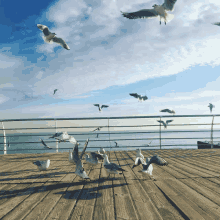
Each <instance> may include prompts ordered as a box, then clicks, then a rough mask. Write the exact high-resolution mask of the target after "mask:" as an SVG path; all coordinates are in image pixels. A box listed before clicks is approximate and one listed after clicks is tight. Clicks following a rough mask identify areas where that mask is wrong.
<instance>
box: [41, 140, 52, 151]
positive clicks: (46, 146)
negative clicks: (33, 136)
mask: <svg viewBox="0 0 220 220" xmlns="http://www.w3.org/2000/svg"><path fill="white" fill-rule="evenodd" d="M40 141H41V143H42V144H43V145H44V146H45V148H48V149H52V147H49V146H48V145H47V144H46V143H45V142H44V141H43V140H42V139H41V138H40Z"/></svg>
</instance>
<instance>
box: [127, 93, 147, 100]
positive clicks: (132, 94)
mask: <svg viewBox="0 0 220 220" xmlns="http://www.w3.org/2000/svg"><path fill="white" fill-rule="evenodd" d="M129 95H130V96H133V97H135V98H137V99H138V100H139V101H145V100H147V99H148V98H147V96H146V95H145V96H142V95H138V94H137V93H129Z"/></svg>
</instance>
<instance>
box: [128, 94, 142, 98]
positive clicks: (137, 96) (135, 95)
mask: <svg viewBox="0 0 220 220" xmlns="http://www.w3.org/2000/svg"><path fill="white" fill-rule="evenodd" d="M129 95H130V96H133V97H135V98H139V97H140V96H139V95H138V94H137V93H130V94H129Z"/></svg>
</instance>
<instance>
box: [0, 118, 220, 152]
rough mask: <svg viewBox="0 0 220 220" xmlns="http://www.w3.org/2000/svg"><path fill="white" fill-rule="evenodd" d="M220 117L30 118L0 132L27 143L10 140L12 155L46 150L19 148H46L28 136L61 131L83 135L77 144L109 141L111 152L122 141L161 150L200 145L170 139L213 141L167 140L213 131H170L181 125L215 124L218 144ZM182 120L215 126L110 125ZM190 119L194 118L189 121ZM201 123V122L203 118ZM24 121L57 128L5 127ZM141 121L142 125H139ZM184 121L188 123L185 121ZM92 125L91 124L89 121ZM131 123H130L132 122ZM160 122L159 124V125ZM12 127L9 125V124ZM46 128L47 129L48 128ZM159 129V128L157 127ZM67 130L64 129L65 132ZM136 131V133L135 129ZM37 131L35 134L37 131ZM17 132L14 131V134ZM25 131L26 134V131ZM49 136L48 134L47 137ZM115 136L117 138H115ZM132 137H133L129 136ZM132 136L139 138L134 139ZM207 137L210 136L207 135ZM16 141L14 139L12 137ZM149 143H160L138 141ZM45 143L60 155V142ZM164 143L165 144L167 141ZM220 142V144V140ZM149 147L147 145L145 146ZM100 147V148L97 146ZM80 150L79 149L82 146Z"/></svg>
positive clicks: (17, 120) (199, 138)
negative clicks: (69, 123)
mask: <svg viewBox="0 0 220 220" xmlns="http://www.w3.org/2000/svg"><path fill="white" fill-rule="evenodd" d="M219 116H220V114H219V115H163V116H162V115H159V116H124V117H94V118H91V117H90V118H29V119H4V120H0V121H1V122H2V123H4V124H5V126H4V127H3V128H2V129H1V128H0V133H1V134H2V132H1V131H3V132H6V133H7V138H8V137H9V138H10V137H15V138H17V137H19V138H20V137H22V138H24V141H22V142H21V141H18V140H17V141H11V139H10V146H14V145H17V147H18V148H16V149H12V148H10V149H7V151H8V152H13V151H25V150H27V151H28V150H31V151H34V150H36V151H38V150H45V148H43V149H42V148H36V147H34V148H31V149H29V148H25V149H23V148H20V147H19V145H21V144H22V145H26V147H28V146H27V145H28V144H38V146H43V145H41V143H40V142H36V141H28V136H31V137H32V136H33V137H35V136H36V137H37V136H43V137H50V136H52V135H53V134H54V132H53V131H54V130H55V131H56V132H57V131H58V132H61V131H67V132H68V134H69V135H72V136H73V135H74V136H75V135H79V136H82V139H80V138H79V139H77V141H78V142H85V140H86V139H87V138H88V135H89V136H92V138H90V142H91V143H94V142H97V144H98V143H100V142H102V143H104V144H105V143H106V142H109V145H108V144H107V146H106V144H105V146H103V147H107V148H110V150H111V149H112V148H115V146H114V144H112V142H113V141H117V142H118V141H119V142H120V141H122V143H120V148H126V147H127V148H130V147H133V148H137V147H148V148H149V147H151V148H155V147H157V148H159V149H164V147H169V146H170V147H172V146H176V147H177V146H197V144H194V143H191V144H182V143H179V144H172V143H168V142H167V143H166V141H168V140H174V141H175V140H196V139H198V140H210V136H209V137H204V136H203V137H195V136H193V137H191V136H190V137H175V136H174V137H169V136H168V137H164V136H165V135H169V134H175V135H176V134H177V133H187V132H190V133H192V132H194V133H195V132H197V133H201V132H210V129H207V128H205V127H202V128H203V129H201V128H199V129H198V128H197V130H195V128H194V129H193V130H190V129H189V128H186V130H183V129H181V130H179V129H176V130H175V129H172V130H170V129H171V128H175V127H177V126H179V127H184V126H189V127H193V126H207V125H212V126H211V140H212V141H213V139H214V140H216V141H219V139H220V137H219V138H218V137H213V132H220V129H217V127H216V129H215V130H213V127H214V126H218V125H220V123H214V117H219ZM183 117H185V118H189V117H191V118H198V117H200V118H204V117H208V118H209V117H212V123H211V122H210V123H202V122H201V121H200V123H198V124H197V123H195V120H194V122H193V123H189V122H187V120H186V123H185V124H184V123H180V122H179V123H171V124H169V125H168V129H164V128H162V127H163V125H162V124H161V123H158V124H152V120H151V121H150V124H147V120H144V121H143V120H139V121H138V122H137V123H138V124H137V123H136V120H135V121H134V120H133V121H132V123H136V124H134V125H123V124H122V125H119V124H120V123H115V124H116V125H114V124H113V123H111V125H110V120H113V119H114V120H115V119H117V120H118V121H120V120H123V119H151V118H153V119H158V120H162V119H163V118H183ZM103 119H104V120H106V119H107V121H105V122H104V123H103V122H102V123H100V121H99V120H103ZM67 120H68V121H75V120H77V121H78V122H77V126H76V125H74V126H57V124H58V122H59V121H67ZM79 120H82V121H83V125H82V126H80V123H79ZM86 120H98V125H93V124H92V125H89V126H88V125H84V124H85V122H86ZM190 120H191V119H190ZM201 120H202V119H201ZM24 121H30V122H31V121H42V122H43V121H54V122H55V126H52V125H51V124H50V125H44V124H43V123H42V125H41V124H40V125H37V126H38V127H34V126H33V125H34V122H33V125H32V124H31V123H30V126H31V127H29V128H28V126H27V125H26V126H25V123H22V126H25V127H21V126H20V127H19V126H18V128H16V127H14V128H13V127H12V128H9V127H7V126H6V125H7V122H24ZM140 121H141V122H140ZM196 121H197V119H196ZM174 122H175V119H174ZM184 122H185V120H184ZM90 123H91V122H90ZM126 123H128V121H126ZM129 123H130V122H129ZM156 123H157V122H156ZM8 125H9V124H8ZM40 126H42V127H40ZM46 126H47V127H46ZM155 126H156V127H155ZM5 127H7V128H5ZM97 127H102V129H103V130H105V131H103V132H97V131H96V132H93V130H94V128H97ZM158 127H159V131H158V130H157V129H158ZM89 128H91V130H90V131H88V130H87V131H85V132H82V130H81V129H89ZM106 128H107V131H106ZM110 128H114V130H113V131H111V130H110ZM118 128H124V129H121V131H120V129H118ZM126 128H134V129H133V131H132V129H127V130H126ZM138 128H140V130H141V131H138V130H137V129H138ZM39 129H40V130H42V131H41V132H39V133H37V130H39ZM64 129H65V130H64ZM68 129H79V132H74V131H73V130H72V131H70V130H68ZM135 129H136V130H135ZM35 130H36V131H35ZM13 131H14V132H13ZM16 131H21V132H22V133H21V132H20V133H15V132H16ZM25 131H26V132H25ZM12 132H13V133H14V134H12ZM45 133H46V134H45ZM97 134H98V135H100V136H102V137H101V138H99V139H97V138H95V136H96V135H97ZM145 134H146V135H149V137H147V136H145V137H144V136H143V135H145ZM157 134H158V136H159V137H155V135H157ZM103 135H108V138H107V137H105V138H106V139H103ZM114 135H115V136H114ZM119 135H128V137H126V136H125V137H119ZM129 135H130V136H129ZM131 135H139V136H134V137H133V136H131ZM141 135H142V136H143V137H141ZM150 135H154V136H153V137H152V136H150ZM93 136H94V138H93ZM206 136H207V135H206ZM3 137H6V135H0V138H3ZM25 138H26V140H25ZM12 139H13V138H12ZM29 140H31V139H29ZM146 140H148V141H158V142H157V144H156V143H153V144H151V145H150V146H147V145H143V143H140V142H139V141H143V142H144V141H146ZM44 141H45V143H56V147H54V148H53V150H56V152H58V141H57V140H54V139H49V140H44ZM123 141H131V143H130V145H127V146H126V145H125V144H123V143H125V142H123ZM132 141H135V142H136V143H137V144H139V145H134V144H133V143H132ZM164 141H165V142H164ZM219 142H220V141H219ZM211 143H212V146H213V142H211ZM140 144H142V145H140ZM146 144H147V143H146ZM2 145H4V146H6V139H5V140H4V143H0V153H1V152H2V149H1V146H2ZM97 146H98V145H97ZM97 146H96V147H94V146H88V148H99V147H97ZM79 147H80V146H79ZM59 149H62V150H65V149H72V147H71V148H63V147H62V148H59ZM115 149H117V148H115ZM4 152H6V151H5V149H4Z"/></svg>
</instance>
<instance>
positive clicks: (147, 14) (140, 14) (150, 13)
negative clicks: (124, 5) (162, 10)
mask: <svg viewBox="0 0 220 220" xmlns="http://www.w3.org/2000/svg"><path fill="white" fill-rule="evenodd" d="M121 13H122V15H123V16H124V17H126V18H129V19H137V18H152V17H156V16H158V13H157V12H156V11H155V10H154V9H143V10H140V11H136V12H130V13H129V12H121Z"/></svg>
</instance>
